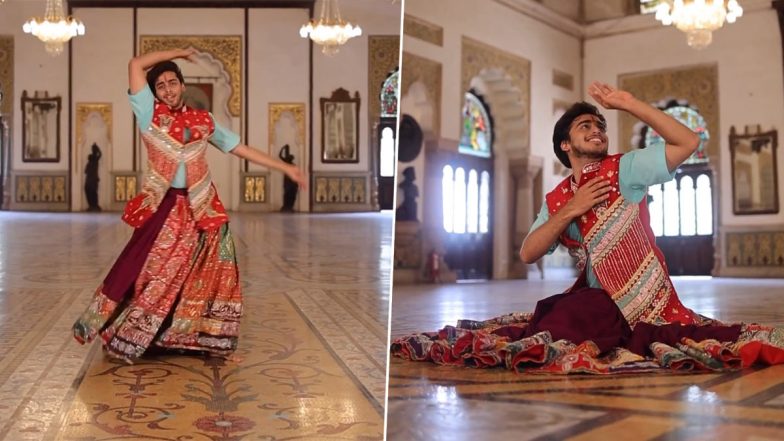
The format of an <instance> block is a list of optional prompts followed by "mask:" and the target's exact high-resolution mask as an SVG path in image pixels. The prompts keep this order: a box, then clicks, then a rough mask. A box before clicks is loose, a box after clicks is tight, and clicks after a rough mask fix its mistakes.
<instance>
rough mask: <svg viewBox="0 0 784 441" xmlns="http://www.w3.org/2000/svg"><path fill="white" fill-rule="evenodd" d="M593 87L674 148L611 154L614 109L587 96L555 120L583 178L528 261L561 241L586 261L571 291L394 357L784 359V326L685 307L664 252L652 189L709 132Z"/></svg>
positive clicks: (489, 361) (545, 218)
mask: <svg viewBox="0 0 784 441" xmlns="http://www.w3.org/2000/svg"><path fill="white" fill-rule="evenodd" d="M588 93H589V94H590V95H591V97H593V98H594V99H595V100H596V101H597V102H598V103H599V104H601V105H602V106H603V107H605V108H607V109H618V110H624V111H626V112H629V113H631V114H632V115H634V116H635V117H637V118H639V119H640V120H641V121H643V122H644V123H646V124H648V125H649V126H651V128H652V129H653V130H655V131H656V132H658V133H659V134H660V135H661V136H662V137H663V138H664V140H665V142H666V145H665V146H664V147H648V148H646V149H644V150H638V151H633V152H630V153H627V154H625V155H608V154H607V147H608V143H607V135H606V133H605V129H606V124H605V119H604V116H602V115H601V113H599V111H598V110H597V109H596V107H594V106H592V105H590V104H588V103H584V102H581V103H576V104H574V105H573V106H572V107H571V108H570V109H569V110H567V111H566V113H565V114H564V115H563V116H562V117H561V118H560V119H559V120H558V122H557V123H556V125H555V130H554V133H553V149H554V151H555V155H556V156H557V157H558V159H559V160H560V161H561V162H562V163H563V164H564V165H565V166H566V167H569V168H571V169H572V170H573V173H572V175H571V176H570V177H568V178H566V179H565V180H563V182H561V183H560V184H559V185H558V186H557V187H556V188H555V189H554V190H553V191H552V192H550V193H548V194H547V197H546V203H545V204H544V206H543V207H542V209H541V212H540V213H539V217H538V218H537V220H536V221H535V222H534V225H533V226H532V227H531V231H530V232H529V233H528V236H527V237H526V239H525V241H524V242H523V246H522V248H521V249H520V258H521V259H522V260H523V261H524V262H526V263H533V262H535V261H536V260H538V259H539V258H541V257H542V256H543V255H544V254H546V253H549V252H552V251H553V250H554V249H555V247H556V245H557V244H556V241H560V242H561V243H563V244H565V245H566V246H567V247H569V248H570V251H571V252H572V253H573V254H574V255H576V256H577V257H578V267H579V268H580V270H581V271H582V273H581V275H580V278H579V279H578V281H577V282H576V283H575V284H574V286H572V288H570V289H569V290H568V291H567V292H566V293H563V294H557V295H554V296H550V297H547V298H545V299H543V300H541V301H539V302H538V303H537V305H536V309H535V311H534V313H533V314H530V313H512V314H508V315H504V316H500V317H495V318H492V319H490V320H484V321H472V320H461V321H459V322H458V325H457V326H456V327H452V326H447V327H445V328H444V329H442V330H440V331H439V332H438V333H437V334H435V333H418V334H412V335H408V336H405V337H399V338H396V339H394V340H393V342H392V345H391V352H392V354H393V355H395V356H398V357H401V358H406V359H409V360H419V361H425V360H428V361H433V362H435V363H439V364H452V365H463V366H473V367H490V366H499V365H505V366H506V367H507V368H509V369H514V370H516V371H518V372H524V371H537V372H552V373H572V372H579V373H601V374H612V373H629V372H649V371H650V370H651V369H652V368H654V367H659V368H668V369H675V370H678V369H687V370H689V369H710V370H726V369H736V368H738V367H748V366H751V365H753V364H754V363H766V364H780V363H784V330H783V329H779V328H772V327H767V326H761V325H755V324H735V325H730V326H727V325H723V324H721V323H717V322H715V321H712V320H710V319H708V318H705V317H701V316H699V315H697V314H695V313H694V312H693V311H691V310H690V309H688V308H686V307H685V306H683V304H681V302H680V300H679V299H678V296H677V294H676V293H675V290H674V289H673V287H672V282H671V281H670V278H669V275H668V273H667V267H666V265H665V263H664V257H663V256H662V254H661V252H660V251H659V249H658V248H656V244H655V240H654V236H653V232H652V231H651V228H650V225H649V220H648V209H647V201H646V197H645V196H646V194H647V188H648V186H650V185H654V184H658V183H662V182H666V181H668V180H670V179H672V177H673V172H674V171H675V169H676V168H677V167H678V166H679V165H680V164H681V163H682V162H683V161H685V160H686V159H687V158H688V157H689V156H690V155H691V154H692V153H693V152H694V151H696V150H697V147H698V146H699V143H700V140H699V137H698V136H697V135H696V134H695V133H693V132H692V131H691V130H689V129H688V128H686V127H685V126H683V125H682V124H680V123H679V122H678V121H676V120H675V119H673V118H671V117H670V116H668V115H666V114H665V113H663V112H661V111H659V110H657V109H655V108H653V107H652V106H649V105H648V104H645V103H643V102H641V101H639V100H637V99H636V98H634V97H633V96H632V95H631V94H629V93H628V92H624V91H619V90H615V89H613V88H612V87H610V86H608V85H606V84H602V83H593V84H591V86H590V88H589V90H588Z"/></svg>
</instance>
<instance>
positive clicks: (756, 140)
mask: <svg viewBox="0 0 784 441" xmlns="http://www.w3.org/2000/svg"><path fill="white" fill-rule="evenodd" d="M777 144H778V133H777V132H776V130H769V131H767V132H762V131H760V127H759V126H747V127H746V128H745V129H744V133H743V134H739V133H736V131H735V127H734V126H733V127H730V153H731V154H732V156H731V157H732V159H731V161H730V164H731V165H732V212H733V213H735V214H771V213H778V212H779V191H778V170H777V169H776V147H777Z"/></svg>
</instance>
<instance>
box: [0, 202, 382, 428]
mask: <svg viewBox="0 0 784 441" xmlns="http://www.w3.org/2000/svg"><path fill="white" fill-rule="evenodd" d="M231 219H232V222H231V227H232V231H233V233H234V236H235V242H236V248H237V254H238V259H239V265H240V280H241V281H242V284H243V294H244V298H245V305H246V306H245V316H244V318H243V322H242V330H241V337H240V344H239V349H238V351H237V352H238V355H239V357H240V358H241V359H240V360H238V361H223V360H221V359H215V358H205V357H200V356H180V355H158V356H151V357H148V358H146V359H145V360H144V361H142V362H140V363H137V364H134V365H131V366H129V365H125V364H122V363H117V362H114V361H111V360H109V359H106V358H105V357H104V356H103V354H102V351H101V349H100V345H99V344H93V345H91V346H80V345H79V344H77V343H76V342H75V341H74V340H73V338H72V337H71V331H70V327H71V324H72V323H73V321H74V320H75V319H76V317H77V316H78V315H79V314H80V313H81V312H82V310H83V309H84V308H85V307H86V306H87V304H88V301H89V299H90V297H91V295H92V294H93V290H94V289H95V288H96V286H97V285H98V284H99V283H100V281H101V280H102V278H103V276H104V275H105V273H106V272H107V270H108V268H109V267H110V265H111V264H112V263H113V261H114V259H115V258H116V256H117V254H119V252H120V250H121V249H122V247H123V246H124V244H125V242H126V241H127V239H128V238H129V237H130V233H131V230H130V228H128V227H126V226H124V225H123V224H121V223H120V221H119V216H118V214H117V213H107V214H97V215H88V214H71V213H67V214H66V213H64V214H53V213H11V212H0V440H8V441H23V440H91V441H100V440H110V439H112V440H116V439H123V440H147V439H150V440H153V439H154V440H172V441H174V440H212V441H230V440H231V441H239V440H276V441H277V440H291V439H298V440H321V439H324V440H330V439H334V440H338V439H339V440H381V439H383V430H384V424H383V423H384V394H385V386H386V360H387V349H386V348H387V321H388V320H387V317H388V308H389V292H388V291H389V285H390V276H391V274H390V262H391V258H392V256H391V252H392V221H393V219H392V214H345V215H344V214H340V215H302V214H294V215H282V214H277V213H275V214H248V213H241V214H240V213H235V214H233V215H232V217H231Z"/></svg>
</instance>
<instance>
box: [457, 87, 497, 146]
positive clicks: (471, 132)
mask: <svg viewBox="0 0 784 441" xmlns="http://www.w3.org/2000/svg"><path fill="white" fill-rule="evenodd" d="M462 115H463V118H462V121H463V126H462V129H461V134H460V144H459V146H458V151H459V152H460V153H465V154H468V155H475V156H480V157H483V158H489V157H491V156H492V149H491V147H492V145H493V123H492V121H491V119H490V114H489V113H488V111H487V107H486V106H485V105H484V103H483V102H482V99H481V98H480V97H479V96H478V95H476V94H474V93H473V92H470V91H469V92H466V94H465V102H464V103H463V113H462Z"/></svg>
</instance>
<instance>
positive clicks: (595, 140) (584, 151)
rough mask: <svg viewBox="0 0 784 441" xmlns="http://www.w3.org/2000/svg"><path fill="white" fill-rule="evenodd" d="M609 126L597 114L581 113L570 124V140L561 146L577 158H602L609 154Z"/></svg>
mask: <svg viewBox="0 0 784 441" xmlns="http://www.w3.org/2000/svg"><path fill="white" fill-rule="evenodd" d="M606 131H607V126H606V125H605V123H604V122H603V121H602V120H601V119H599V117H598V116H596V115H590V114H589V115H580V116H578V117H577V118H575V119H574V121H572V125H570V126H569V141H564V142H563V143H562V144H561V147H562V148H563V149H564V151H566V152H569V151H571V152H572V155H574V156H575V157H577V158H588V159H602V158H604V157H605V156H607V147H608V146H609V144H608V142H607V133H606Z"/></svg>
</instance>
